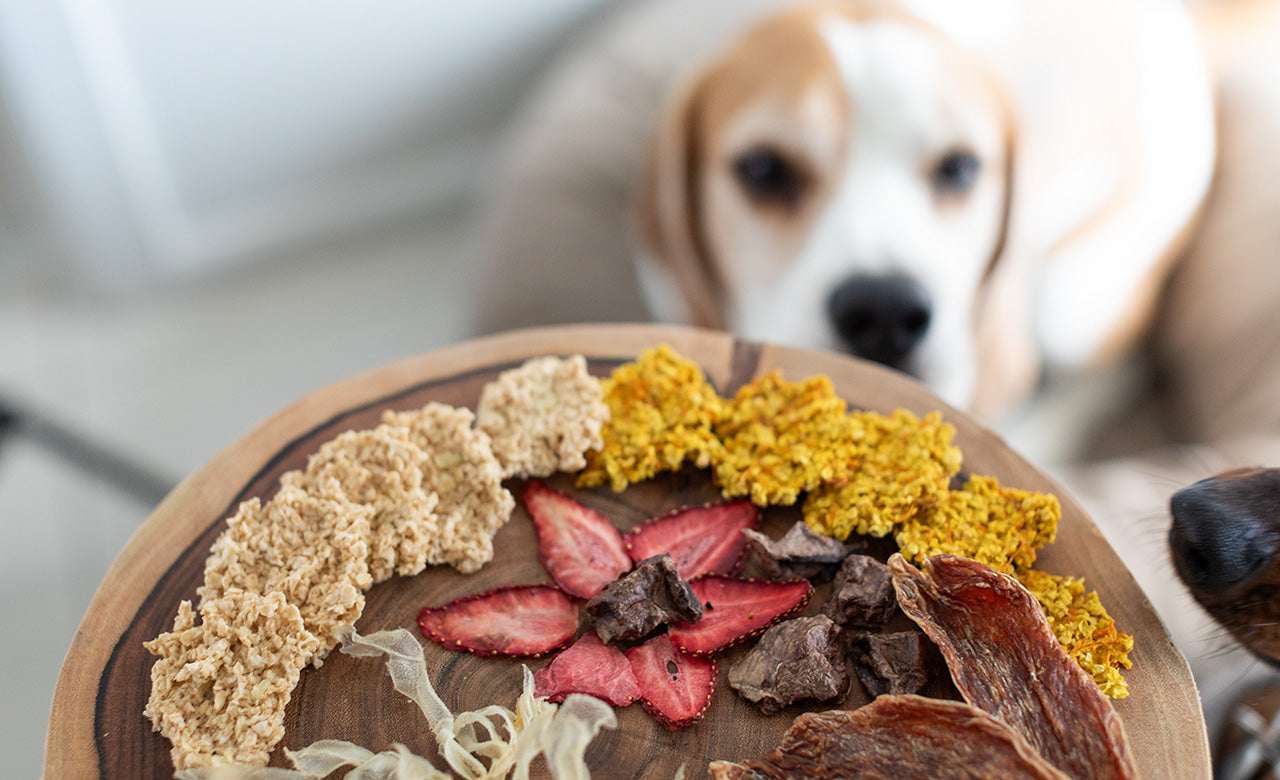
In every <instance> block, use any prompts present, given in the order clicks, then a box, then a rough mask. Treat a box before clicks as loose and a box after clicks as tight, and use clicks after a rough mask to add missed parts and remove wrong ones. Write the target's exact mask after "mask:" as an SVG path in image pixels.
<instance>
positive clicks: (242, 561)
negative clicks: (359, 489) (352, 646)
mask: <svg viewBox="0 0 1280 780" xmlns="http://www.w3.org/2000/svg"><path fill="white" fill-rule="evenodd" d="M370 514H371V512H370V511H369V509H368V507H366V506H364V505H363V504H352V503H350V502H347V501H338V500H335V499H332V498H328V497H323V496H313V495H311V494H309V493H307V492H305V491H303V490H301V489H300V488H298V487H295V486H291V485H285V486H284V487H282V488H280V491H279V492H278V493H276V495H275V497H274V498H272V499H271V500H270V501H268V502H267V503H266V504H259V502H258V499H256V498H251V499H249V500H248V501H244V502H242V503H241V504H240V508H239V509H238V510H237V511H236V513H235V514H234V515H233V516H232V517H231V518H229V519H228V520H227V528H226V530H225V531H223V532H222V534H221V535H220V536H219V537H218V538H217V540H216V541H215V542H214V543H213V549H212V551H211V553H210V555H209V558H208V560H207V561H206V563H205V573H204V585H203V586H202V587H201V588H200V589H199V590H198V593H199V595H200V602H201V605H203V604H205V603H207V602H211V601H217V600H218V599H221V598H222V597H223V595H224V594H226V593H227V592H229V591H231V590H243V591H247V592H249V593H257V594H267V593H272V592H279V593H281V594H283V595H284V597H285V599H287V600H288V602H289V603H290V604H292V605H294V606H295V607H297V608H298V611H299V613H300V614H301V615H302V621H303V624H304V625H305V626H306V629H307V630H308V631H310V632H311V633H312V634H314V635H315V638H316V640H317V643H318V644H317V648H316V653H315V656H314V657H313V658H311V659H310V660H311V662H312V663H313V664H315V665H316V666H320V665H321V664H322V663H323V662H324V658H325V656H326V655H327V654H328V652H329V650H330V649H332V648H333V647H334V646H335V645H337V644H338V642H340V641H341V640H342V635H343V634H345V633H346V632H347V631H348V630H350V628H351V626H353V625H355V622H356V619H357V618H359V617H360V612H361V611H362V610H363V609H364V589H365V588H368V587H369V585H371V584H372V578H371V577H370V576H369V542H368V540H369V516H370Z"/></svg>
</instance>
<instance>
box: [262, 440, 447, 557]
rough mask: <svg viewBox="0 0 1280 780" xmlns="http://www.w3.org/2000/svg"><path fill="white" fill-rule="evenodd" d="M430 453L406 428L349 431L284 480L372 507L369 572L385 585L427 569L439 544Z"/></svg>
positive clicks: (307, 489)
mask: <svg viewBox="0 0 1280 780" xmlns="http://www.w3.org/2000/svg"><path fill="white" fill-rule="evenodd" d="M424 460H426V454H425V453H424V452H423V451H422V449H421V448H419V447H418V446H417V445H415V444H413V443H412V442H410V441H409V438H408V435H407V432H406V431H405V430H404V429H403V428H395V427H392V426H388V425H380V426H378V427H377V428H374V429H373V430H367V431H347V432H346V433H343V434H340V435H339V436H338V437H337V438H335V439H331V440H330V441H327V442H325V443H324V444H322V445H320V449H319V451H317V452H316V454H314V455H312V456H311V458H310V459H309V460H308V461H307V468H306V470H305V471H291V472H288V473H286V474H284V475H282V476H281V477H280V484H281V485H292V486H295V487H298V488H301V489H302V490H304V491H306V492H308V493H310V494H311V495H317V496H318V495H323V494H324V493H325V492H326V490H330V489H331V487H332V486H333V485H335V484H336V485H337V487H338V488H339V489H340V490H339V491H338V493H337V497H339V498H342V499H345V500H347V501H351V502H353V503H357V504H364V505H366V506H368V507H369V509H370V510H371V511H372V513H373V515H372V517H371V518H370V526H371V530H370V535H369V574H370V575H371V576H372V577H373V581H374V582H382V581H383V580H385V579H388V578H389V577H391V575H393V574H400V575H404V576H412V575H414V574H417V573H418V572H420V571H422V570H423V568H425V567H426V565H427V560H428V559H430V558H432V557H433V555H434V554H435V550H436V549H437V547H438V545H439V538H440V534H439V528H438V523H439V518H438V517H437V516H436V513H435V507H436V504H437V503H438V501H439V497H438V496H437V495H436V494H435V493H434V492H428V491H425V490H423V486H422V463H423V461H424Z"/></svg>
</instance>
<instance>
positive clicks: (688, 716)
mask: <svg viewBox="0 0 1280 780" xmlns="http://www.w3.org/2000/svg"><path fill="white" fill-rule="evenodd" d="M627 660H628V661H630V662H631V671H632V673H634V674H635V677H636V682H637V683H639V685H640V705H641V706H642V707H644V709H645V711H646V712H648V713H649V714H650V715H652V716H653V717H655V718H657V720H658V722H659V723H661V724H662V725H664V726H666V727H667V728H669V729H682V728H684V727H686V726H688V725H690V724H692V723H694V722H695V721H697V720H699V719H700V718H701V717H702V716H703V715H704V714H706V712H707V708H708V707H710V706H711V694H712V693H714V692H715V689H716V670H717V668H718V667H717V665H716V662H715V660H713V659H711V658H705V657H702V656H696V655H686V654H684V653H681V652H680V651H678V650H676V648H675V645H673V644H671V638H670V637H668V636H667V635H666V634H662V635H660V636H656V637H654V638H653V639H650V640H649V641H648V642H645V643H644V644H642V645H639V646H637V647H633V648H631V649H630V650H628V651H627Z"/></svg>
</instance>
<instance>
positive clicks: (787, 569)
mask: <svg viewBox="0 0 1280 780" xmlns="http://www.w3.org/2000/svg"><path fill="white" fill-rule="evenodd" d="M742 535H743V536H744V537H746V540H747V549H748V550H749V551H750V557H751V560H752V561H754V562H755V564H756V565H757V566H759V567H760V569H761V570H762V571H763V572H764V573H765V574H766V575H768V576H769V578H770V579H775V580H793V579H805V580H812V581H814V582H829V581H830V580H831V578H832V576H834V575H835V572H836V569H837V568H838V567H839V566H840V562H841V561H843V560H844V559H845V558H846V557H848V555H849V554H850V553H852V552H853V551H854V550H855V549H858V548H859V547H860V545H856V544H845V543H844V542H841V541H839V540H838V539H833V538H831V537H830V536H824V535H823V534H820V533H817V532H816V531H814V530H813V529H811V528H810V527H809V526H808V525H806V524H805V523H803V522H798V523H795V524H794V525H792V526H791V527H790V528H789V529H787V532H786V533H785V534H783V535H782V538H781V539H778V540H776V541H775V540H773V539H770V538H769V537H768V536H766V535H764V534H763V533H761V532H759V531H756V530H755V529H751V528H748V529H745V530H743V531H742Z"/></svg>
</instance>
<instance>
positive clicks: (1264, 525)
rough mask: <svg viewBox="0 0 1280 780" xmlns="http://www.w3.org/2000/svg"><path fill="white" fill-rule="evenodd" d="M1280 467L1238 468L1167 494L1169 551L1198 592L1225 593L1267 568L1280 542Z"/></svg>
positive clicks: (1201, 594)
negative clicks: (1278, 526)
mask: <svg viewBox="0 0 1280 780" xmlns="http://www.w3.org/2000/svg"><path fill="white" fill-rule="evenodd" d="M1278 502H1280V472H1276V471H1274V470H1271V469H1249V470H1237V471H1232V472H1226V473H1223V474H1219V475H1217V476H1214V477H1210V478H1208V479H1203V480H1201V481H1199V482H1196V483H1195V484H1193V485H1190V486H1188V487H1185V488H1182V489H1181V490H1179V491H1177V492H1176V493H1174V494H1173V497H1172V498H1170V500H1169V514H1170V515H1171V517H1172V520H1173V523H1172V525H1171V526H1170V527H1169V552H1170V554H1171V555H1172V557H1173V564H1174V568H1175V570H1176V571H1177V573H1178V576H1179V577H1180V578H1181V579H1182V581H1183V582H1184V583H1186V584H1187V586H1188V587H1190V588H1191V590H1192V593H1193V594H1195V595H1196V596H1197V598H1200V597H1210V598H1212V597H1215V596H1226V595H1228V594H1230V593H1232V592H1234V591H1236V590H1238V589H1240V588H1242V587H1245V586H1247V585H1248V584H1250V583H1251V582H1253V581H1254V580H1255V579H1256V578H1258V577H1259V576H1260V575H1262V574H1263V573H1264V572H1266V571H1267V570H1268V569H1269V568H1270V566H1271V562H1272V560H1273V559H1274V558H1275V557H1276V554H1277V552H1278V551H1280V550H1278V548H1280V539H1278V538H1277V534H1276V520H1277V517H1276V513H1277V512H1280V503H1278Z"/></svg>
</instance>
